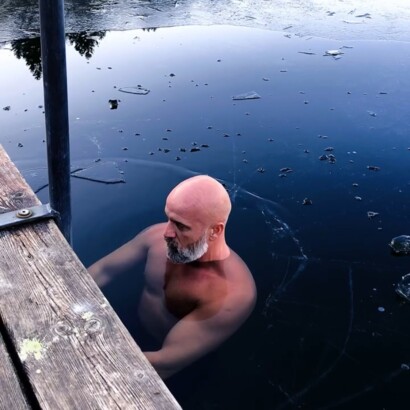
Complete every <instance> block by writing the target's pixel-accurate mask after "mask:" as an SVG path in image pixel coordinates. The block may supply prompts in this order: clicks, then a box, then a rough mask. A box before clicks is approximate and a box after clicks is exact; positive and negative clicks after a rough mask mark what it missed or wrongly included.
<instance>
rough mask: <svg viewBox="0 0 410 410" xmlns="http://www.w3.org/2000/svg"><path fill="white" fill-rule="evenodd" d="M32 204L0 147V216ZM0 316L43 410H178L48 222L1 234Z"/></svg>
mask: <svg viewBox="0 0 410 410" xmlns="http://www.w3.org/2000/svg"><path fill="white" fill-rule="evenodd" d="M37 204H39V201H38V199H37V198H36V196H35V195H34V193H33V192H32V190H31V189H30V187H29V186H28V185H27V184H26V182H25V181H24V180H23V178H22V177H21V176H20V174H19V173H18V171H17V169H16V168H15V166H14V164H12V163H11V161H10V159H9V158H8V156H7V154H6V153H5V152H4V150H3V149H2V147H1V146H0V212H5V211H8V210H12V209H13V210H15V209H19V208H21V207H28V206H33V205H37ZM0 315H1V317H2V320H3V322H4V323H5V325H6V326H7V328H8V329H9V333H10V337H11V338H12V340H13V343H14V344H15V346H16V349H17V351H18V353H19V357H20V360H21V361H22V362H23V363H24V368H25V370H26V371H27V374H28V378H29V380H30V383H31V384H32V386H33V390H34V393H35V394H36V396H37V399H38V401H39V403H40V405H41V407H42V408H44V409H52V410H55V409H80V408H81V409H167V410H168V409H180V406H179V404H178V403H177V402H176V400H175V398H174V397H173V396H172V395H171V393H170V392H169V390H168V389H167V387H166V386H165V384H164V383H163V381H162V380H161V379H160V377H159V376H158V374H157V373H156V372H155V370H154V369H153V367H152V366H151V365H150V363H149V362H148V361H147V359H146V358H145V356H144V355H143V353H142V352H141V350H140V349H139V347H138V346H137V345H136V343H135V342H134V340H133V338H132V337H131V336H130V334H129V333H128V331H127V330H126V328H125V327H124V325H123V324H122V323H121V321H120V320H119V318H118V317H117V315H116V314H115V312H114V311H113V309H112V308H111V306H110V305H109V303H108V301H107V300H106V298H105V297H104V296H103V294H102V293H101V291H100V289H99V288H98V286H97V285H96V284H95V282H94V281H93V279H92V278H91V276H90V275H89V274H88V272H87V270H86V269H85V268H84V266H83V265H82V264H81V262H80V261H79V260H78V258H77V256H76V255H75V254H74V252H73V251H72V249H71V248H70V246H69V245H68V243H67V242H66V240H65V239H64V237H63V236H62V234H61V233H60V231H59V230H58V228H57V227H56V225H55V223H54V221H45V222H38V223H33V224H29V225H25V226H23V227H19V228H11V229H8V230H3V231H0Z"/></svg>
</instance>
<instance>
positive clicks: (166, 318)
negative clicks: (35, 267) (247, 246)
mask: <svg viewBox="0 0 410 410" xmlns="http://www.w3.org/2000/svg"><path fill="white" fill-rule="evenodd" d="M230 211H231V202H230V199H229V195H228V194H227V192H226V190H225V188H224V187H223V186H222V185H221V184H220V183H219V182H218V181H216V180H215V179H213V178H211V177H209V176H205V175H199V176H195V177H192V178H189V179H186V180H185V181H183V182H181V183H180V184H179V185H177V186H176V187H175V188H174V189H173V190H172V191H171V193H170V194H169V195H168V198H167V200H166V204H165V214H166V217H167V219H168V221H167V222H165V223H160V224H157V225H153V226H151V227H149V228H147V229H145V230H144V231H142V232H141V233H139V234H138V235H137V236H136V237H135V238H134V239H132V240H131V241H129V242H128V243H126V244H125V245H123V246H122V247H121V248H119V249H117V250H116V251H114V252H113V253H111V254H109V255H108V256H106V257H104V258H103V259H101V260H100V261H98V262H96V263H95V264H93V265H92V266H91V267H90V268H89V271H90V273H91V275H92V276H93V277H94V279H95V280H96V282H97V284H98V285H99V286H104V285H105V284H106V283H108V282H109V281H110V280H111V279H112V278H113V277H114V276H116V275H118V274H121V273H122V272H124V271H126V270H129V269H132V268H133V266H136V265H137V264H138V263H139V262H141V261H142V260H144V259H145V272H144V275H145V286H144V289H143V292H142V296H141V299H140V302H139V308H138V316H139V320H140V322H141V323H142V325H143V327H144V328H145V330H146V331H147V332H148V333H149V334H150V335H151V336H152V337H154V338H155V339H156V340H157V341H158V342H159V343H160V346H161V347H160V348H159V349H158V350H154V351H146V352H144V354H145V355H146V357H147V358H148V360H149V361H150V362H151V364H152V365H153V366H154V368H155V369H156V371H157V372H158V373H159V375H160V376H161V377H162V378H163V379H166V378H167V377H169V376H171V375H173V374H175V373H177V372H178V371H180V370H181V369H183V368H185V367H186V366H188V365H190V364H191V363H193V362H194V361H196V360H197V359H199V358H200V357H202V356H204V355H205V354H207V353H208V352H210V351H212V350H214V349H215V348H216V347H218V346H219V345H220V344H221V343H222V342H223V341H225V340H226V339H227V338H228V337H229V336H230V335H232V333H234V332H235V331H236V330H237V329H238V328H239V327H240V326H241V325H242V323H243V322H244V321H245V320H246V319H247V317H248V316H249V315H250V313H251V312H252V310H253V307H254V305H255V300H256V289H255V283H254V280H253V278H252V275H251V273H250V271H249V269H248V268H247V266H246V265H245V263H244V262H243V261H242V259H241V258H240V257H239V256H238V255H237V254H236V253H235V252H234V251H233V250H232V249H230V248H229V246H228V245H227V243H226V241H225V227H226V223H227V221H228V217H229V213H230Z"/></svg>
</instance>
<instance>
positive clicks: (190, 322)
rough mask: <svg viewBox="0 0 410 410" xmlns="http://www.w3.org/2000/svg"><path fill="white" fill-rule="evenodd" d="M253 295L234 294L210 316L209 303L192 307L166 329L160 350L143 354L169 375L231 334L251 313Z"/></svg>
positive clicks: (161, 371)
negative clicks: (189, 311) (184, 315)
mask: <svg viewBox="0 0 410 410" xmlns="http://www.w3.org/2000/svg"><path fill="white" fill-rule="evenodd" d="M255 298H256V295H255V294H254V293H253V294H249V293H248V294H245V295H237V296H235V298H231V300H229V301H228V302H227V303H226V304H225V305H224V306H223V307H222V308H221V309H220V310H219V311H218V313H216V314H214V315H213V316H212V317H209V312H210V311H213V308H214V307H213V306H212V305H208V306H202V307H200V308H198V309H195V310H194V311H193V312H191V313H190V314H189V315H187V316H186V317H184V318H183V319H182V320H180V321H179V322H177V323H176V325H175V326H174V327H173V328H172V329H171V330H170V331H169V333H168V334H167V336H166V338H165V340H164V343H163V345H162V348H161V349H160V350H158V351H155V352H144V354H145V356H146V357H147V358H148V360H149V361H150V363H151V364H152V365H153V366H154V368H155V370H156V371H157V372H158V374H159V375H160V376H161V377H162V378H163V379H166V378H168V377H170V376H172V375H173V374H175V373H177V372H179V371H180V370H182V369H183V368H184V367H186V366H188V365H189V364H191V363H193V362H195V361H196V360H198V359H199V358H200V357H202V356H204V355H205V354H207V353H209V352H210V351H212V350H214V349H215V348H216V347H218V346H219V345H220V344H221V343H222V342H224V341H225V340H226V339H227V338H228V337H229V336H231V335H232V334H233V333H234V332H235V331H236V330H237V329H238V328H239V327H240V326H241V324H242V323H243V322H244V321H245V320H246V319H247V318H248V316H249V315H250V314H251V312H252V310H253V307H254V305H255ZM203 318H206V319H203Z"/></svg>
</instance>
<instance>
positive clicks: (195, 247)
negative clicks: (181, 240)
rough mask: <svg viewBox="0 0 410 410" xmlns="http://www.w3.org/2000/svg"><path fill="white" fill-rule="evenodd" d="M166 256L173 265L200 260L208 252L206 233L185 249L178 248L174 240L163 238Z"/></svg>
mask: <svg viewBox="0 0 410 410" xmlns="http://www.w3.org/2000/svg"><path fill="white" fill-rule="evenodd" d="M165 241H166V243H167V256H168V259H169V260H170V261H171V262H173V263H190V262H193V261H196V260H198V259H199V258H201V257H202V256H203V255H204V254H205V253H206V251H207V250H208V242H207V240H206V232H204V233H203V235H202V236H201V237H200V238H199V239H198V240H197V241H196V242H193V243H191V244H189V245H186V246H185V247H183V246H180V245H179V244H178V241H177V239H176V238H169V237H165Z"/></svg>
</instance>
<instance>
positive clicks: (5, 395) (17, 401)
mask: <svg viewBox="0 0 410 410" xmlns="http://www.w3.org/2000/svg"><path fill="white" fill-rule="evenodd" d="M29 408H30V406H29V405H28V404H27V401H26V397H25V396H24V394H23V392H22V389H21V387H20V382H19V378H18V377H17V374H16V372H15V371H14V367H13V364H12V362H11V359H10V356H9V354H8V353H7V350H6V346H5V344H4V341H3V338H2V336H1V335H0V409H16V410H20V409H29Z"/></svg>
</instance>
